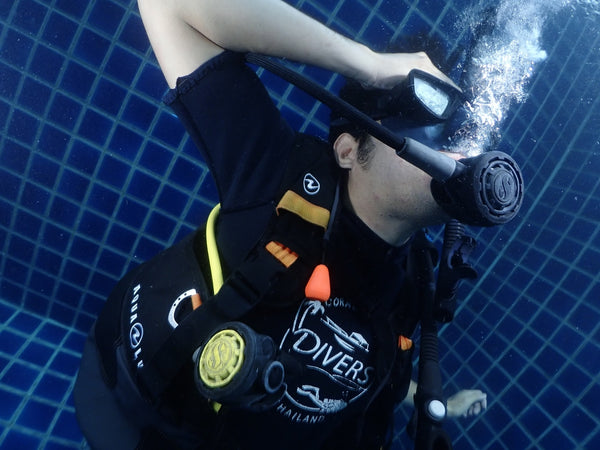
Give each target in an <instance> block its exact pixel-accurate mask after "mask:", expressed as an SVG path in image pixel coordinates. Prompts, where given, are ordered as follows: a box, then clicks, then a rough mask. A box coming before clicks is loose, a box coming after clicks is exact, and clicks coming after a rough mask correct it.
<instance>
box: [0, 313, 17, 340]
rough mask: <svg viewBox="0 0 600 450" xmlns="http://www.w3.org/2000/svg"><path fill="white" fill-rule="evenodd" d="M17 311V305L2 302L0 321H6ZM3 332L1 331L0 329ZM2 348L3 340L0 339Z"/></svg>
mask: <svg viewBox="0 0 600 450" xmlns="http://www.w3.org/2000/svg"><path fill="white" fill-rule="evenodd" d="M15 313H16V309H15V307H13V306H12V305H9V304H7V303H4V302H0V323H6V322H8V320H9V319H10V318H11V317H12V316H14V315H15ZM0 333H1V331H0ZM0 349H2V342H1V341H0Z"/></svg>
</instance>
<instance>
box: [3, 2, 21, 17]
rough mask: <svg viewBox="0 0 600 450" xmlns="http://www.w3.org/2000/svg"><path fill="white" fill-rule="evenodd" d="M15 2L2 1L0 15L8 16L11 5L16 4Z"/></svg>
mask: <svg viewBox="0 0 600 450" xmlns="http://www.w3.org/2000/svg"><path fill="white" fill-rule="evenodd" d="M16 5H17V3H12V2H3V3H1V4H0V17H3V18H6V17H8V15H9V13H10V11H11V9H12V8H13V6H16Z"/></svg>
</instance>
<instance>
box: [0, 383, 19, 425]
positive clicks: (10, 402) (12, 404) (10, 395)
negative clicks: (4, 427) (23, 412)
mask: <svg viewBox="0 0 600 450" xmlns="http://www.w3.org/2000/svg"><path fill="white" fill-rule="evenodd" d="M0 393H2V401H1V402H0V419H2V420H5V421H7V422H8V421H10V420H11V418H12V417H13V416H14V414H15V412H16V411H17V409H18V408H19V405H20V404H21V402H22V401H23V397H22V396H21V395H18V394H15V393H14V392H8V391H6V390H5V389H4V388H2V387H0Z"/></svg>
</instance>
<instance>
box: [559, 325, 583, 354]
mask: <svg viewBox="0 0 600 450" xmlns="http://www.w3.org/2000/svg"><path fill="white" fill-rule="evenodd" d="M552 343H553V344H554V345H556V346H557V347H558V348H559V349H561V350H562V351H563V352H564V353H565V354H566V355H573V354H574V353H575V352H576V351H577V349H578V348H579V346H580V345H581V335H580V334H578V333H577V332H575V331H574V330H573V329H572V328H571V327H569V326H561V327H560V328H559V330H558V332H557V334H556V336H555V338H554V339H553V340H552Z"/></svg>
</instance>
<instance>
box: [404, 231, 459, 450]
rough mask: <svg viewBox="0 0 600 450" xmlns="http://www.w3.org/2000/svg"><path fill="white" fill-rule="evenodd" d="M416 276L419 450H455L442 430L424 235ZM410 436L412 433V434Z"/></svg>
mask: <svg viewBox="0 0 600 450" xmlns="http://www.w3.org/2000/svg"><path fill="white" fill-rule="evenodd" d="M413 245H414V246H416V248H415V262H416V268H417V272H416V276H417V286H418V292H419V301H420V306H421V342H420V354H419V355H420V356H419V383H418V385H417V392H416V394H415V397H414V403H415V416H414V417H413V420H412V421H411V424H409V426H412V427H413V430H412V431H414V432H415V433H414V440H415V449H416V450H433V449H435V450H445V449H452V443H451V441H450V438H449V437H448V435H447V433H446V432H445V431H444V429H443V428H442V421H443V420H444V419H445V418H446V403H445V401H444V392H443V389H442V375H441V371H440V365H439V356H438V336H437V326H436V322H435V318H434V311H435V304H434V303H435V291H436V288H435V277H434V271H433V266H434V262H433V256H432V255H433V253H434V250H433V245H432V244H431V242H429V241H428V240H427V238H426V236H425V233H424V232H421V233H419V235H417V236H416V238H415V241H414V243H413ZM409 433H410V431H409Z"/></svg>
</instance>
